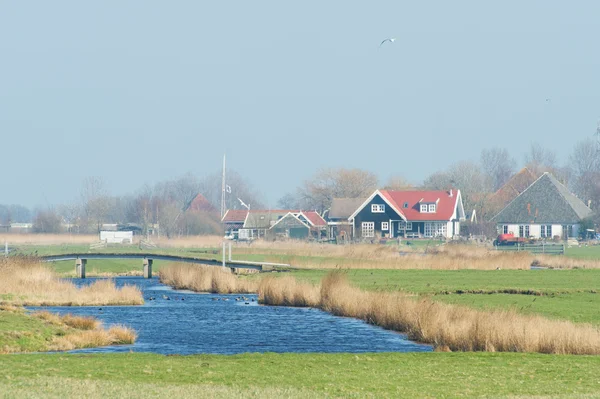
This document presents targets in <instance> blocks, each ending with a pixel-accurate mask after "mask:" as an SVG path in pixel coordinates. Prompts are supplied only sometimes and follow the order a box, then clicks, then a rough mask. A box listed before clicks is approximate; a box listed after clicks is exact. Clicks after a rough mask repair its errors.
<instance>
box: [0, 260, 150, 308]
mask: <svg viewBox="0 0 600 399" xmlns="http://www.w3.org/2000/svg"><path fill="white" fill-rule="evenodd" d="M0 274H1V275H2V279H0V304H13V305H25V306H95V305H141V304H143V303H144V298H143V297H142V292H141V291H140V289H139V288H137V287H135V286H133V285H126V286H124V287H122V288H117V286H116V285H115V282H114V281H113V280H98V281H95V282H93V283H92V284H90V285H87V286H84V287H81V288H78V287H76V286H75V284H73V283H72V282H70V281H68V280H66V279H60V278H59V277H58V276H57V275H56V273H55V272H54V271H53V270H51V269H50V268H49V267H48V266H46V265H44V264H42V263H40V262H39V261H37V260H35V258H26V257H23V258H8V259H6V260H2V261H0Z"/></svg>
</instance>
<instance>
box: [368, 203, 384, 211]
mask: <svg viewBox="0 0 600 399" xmlns="http://www.w3.org/2000/svg"><path fill="white" fill-rule="evenodd" d="M371 212H372V213H384V212H385V205H383V204H372V205H371Z"/></svg>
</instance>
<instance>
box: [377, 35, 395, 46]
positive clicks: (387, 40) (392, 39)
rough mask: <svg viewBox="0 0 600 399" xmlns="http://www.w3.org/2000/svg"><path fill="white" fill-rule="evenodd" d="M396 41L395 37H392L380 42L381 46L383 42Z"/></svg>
mask: <svg viewBox="0 0 600 399" xmlns="http://www.w3.org/2000/svg"><path fill="white" fill-rule="evenodd" d="M395 41H396V38H395V37H390V38H389V39H384V40H382V41H381V43H379V47H381V46H383V43H385V42H390V43H394V42H395Z"/></svg>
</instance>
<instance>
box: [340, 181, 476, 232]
mask: <svg viewBox="0 0 600 399" xmlns="http://www.w3.org/2000/svg"><path fill="white" fill-rule="evenodd" d="M348 220H349V221H350V223H351V225H352V228H353V236H354V237H355V238H363V239H365V238H366V239H368V238H377V237H389V238H393V237H446V238H451V237H454V236H456V235H458V234H459V232H460V222H461V221H463V220H465V210H464V207H463V203H462V198H461V194H460V190H456V189H449V190H447V191H390V190H376V191H375V192H374V193H373V194H371V196H370V197H369V198H367V199H366V200H365V201H364V202H363V203H362V204H361V205H360V206H359V207H358V208H357V209H356V210H355V211H354V212H353V213H352V215H350V216H349V217H348Z"/></svg>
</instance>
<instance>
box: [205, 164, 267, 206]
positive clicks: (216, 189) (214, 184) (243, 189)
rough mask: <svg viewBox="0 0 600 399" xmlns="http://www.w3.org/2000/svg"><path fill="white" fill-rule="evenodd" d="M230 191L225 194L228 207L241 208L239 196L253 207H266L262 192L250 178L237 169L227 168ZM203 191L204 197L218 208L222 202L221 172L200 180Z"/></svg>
mask: <svg viewBox="0 0 600 399" xmlns="http://www.w3.org/2000/svg"><path fill="white" fill-rule="evenodd" d="M226 183H227V186H228V191H227V193H226V195H225V207H226V208H227V209H241V205H240V202H239V201H238V198H240V199H241V200H242V201H244V202H245V203H246V204H249V205H250V206H251V207H252V209H264V207H265V204H264V200H263V199H262V196H261V194H260V193H259V192H258V191H257V190H256V189H254V188H253V187H252V185H251V184H250V183H249V181H248V179H246V178H244V177H243V176H242V175H240V174H239V173H237V172H236V171H235V170H232V169H228V170H227V181H226ZM200 187H201V192H202V194H203V195H204V197H205V198H206V199H207V200H208V201H209V202H210V203H211V204H212V205H213V206H214V207H215V208H217V209H219V208H220V204H221V172H215V173H213V174H211V175H209V176H206V177H205V178H204V179H202V180H201V182H200Z"/></svg>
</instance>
